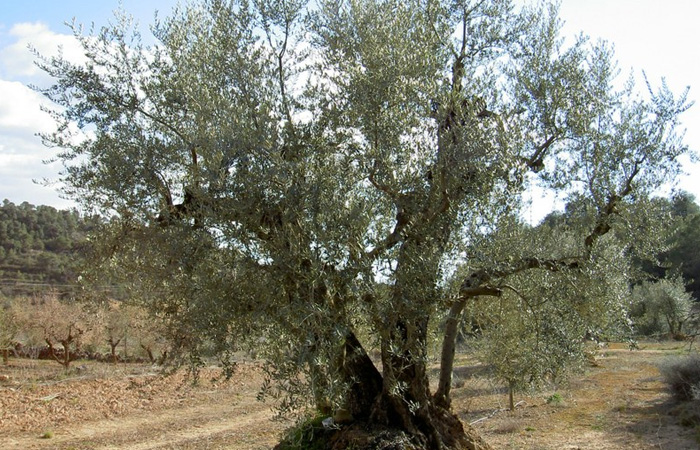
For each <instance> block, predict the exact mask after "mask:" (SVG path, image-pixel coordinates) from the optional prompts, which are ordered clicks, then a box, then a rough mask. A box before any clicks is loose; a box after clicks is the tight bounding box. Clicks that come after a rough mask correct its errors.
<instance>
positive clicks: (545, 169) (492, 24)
mask: <svg viewBox="0 0 700 450" xmlns="http://www.w3.org/2000/svg"><path fill="white" fill-rule="evenodd" d="M559 29H560V23H559V21H558V19H557V10H556V7H554V6H551V5H547V4H544V5H542V6H541V7H526V8H523V9H522V10H516V8H515V6H514V4H513V2H511V1H508V0H492V1H468V0H464V1H454V2H452V1H449V2H448V1H445V2H440V1H400V2H399V1H373V0H366V1H340V2H338V1H332V2H331V1H319V2H314V3H309V4H308V5H307V4H306V2H303V1H284V2H271V1H270V2H268V1H263V0H256V1H252V2H248V1H233V0H231V1H224V0H206V1H202V2H201V3H200V4H196V5H193V6H190V7H186V8H183V9H179V10H176V11H175V12H174V13H173V15H172V16H171V17H170V18H168V19H165V20H163V21H162V22H160V23H158V24H157V25H156V27H155V28H154V30H155V33H154V34H155V37H156V38H157V40H158V43H157V45H153V46H148V47H145V46H143V45H142V44H141V43H140V41H139V37H138V35H137V34H133V33H131V32H130V24H129V22H128V20H127V19H125V18H123V17H122V18H121V19H120V20H119V21H118V23H117V25H116V26H114V27H107V28H104V29H102V30H100V31H99V32H98V33H96V34H94V35H87V36H84V35H82V32H81V30H80V29H79V28H76V29H75V33H76V37H77V38H78V39H79V40H80V42H81V43H82V45H83V47H84V50H85V55H86V58H87V61H88V62H87V63H85V64H82V65H81V64H75V63H72V62H70V61H67V60H65V59H63V58H61V57H58V58H44V59H41V60H40V62H39V64H40V66H41V67H42V68H43V69H44V70H45V71H46V72H47V73H48V74H50V75H52V76H53V77H55V79H56V83H55V85H54V86H52V87H50V88H47V89H44V90H43V92H44V93H45V94H46V95H47V96H48V97H49V99H51V100H52V101H53V102H55V103H56V104H57V105H58V106H59V107H58V108H56V110H54V111H53V114H54V117H55V118H56V120H57V121H58V124H59V127H58V129H57V131H56V132H55V133H53V134H50V135H46V136H44V137H45V140H46V143H47V144H49V145H53V146H57V147H60V148H62V149H63V150H62V153H60V155H59V158H60V159H61V160H63V161H64V163H65V164H66V167H67V168H66V171H65V174H64V177H63V181H64V182H65V183H66V185H67V186H68V187H67V188H66V191H65V192H66V194H68V195H71V196H73V197H74V198H76V199H78V200H79V201H81V202H82V203H83V204H84V205H85V206H86V207H90V208H97V209H99V210H101V211H103V212H106V213H108V214H109V215H110V216H111V218H112V221H111V222H110V224H108V225H109V226H108V227H107V229H106V230H105V234H104V237H103V239H102V240H101V243H103V244H104V252H103V255H104V256H106V258H105V262H106V263H107V264H111V265H112V267H116V270H117V271H121V272H122V273H123V274H124V278H127V279H129V280H130V281H131V282H132V283H133V285H134V287H135V288H138V289H139V291H140V292H141V293H142V294H143V297H142V298H144V299H145V300H150V305H151V306H152V307H153V308H154V309H155V310H158V311H160V313H161V314H163V315H164V316H165V318H166V321H167V323H168V324H170V327H171V329H173V330H175V333H174V335H175V336H177V340H176V346H175V349H176V350H177V349H190V350H196V349H197V348H199V347H201V345H202V343H203V342H204V341H208V342H215V343H217V345H219V347H220V350H225V349H226V348H227V347H228V346H229V345H230V343H231V342H232V340H234V339H236V338H246V337H255V338H256V339H254V342H255V343H256V344H255V345H260V346H263V349H262V352H263V355H264V356H265V357H266V358H267V360H268V361H269V364H270V366H269V368H268V369H269V370H268V372H269V373H270V374H271V375H272V376H274V377H275V378H278V379H279V380H283V381H284V383H282V384H280V385H278V386H280V387H281V388H283V389H284V393H285V394H286V401H285V402H284V403H283V404H282V405H283V407H289V408H290V409H291V408H292V407H294V406H298V405H299V404H303V403H306V402H308V401H309V399H311V400H312V401H314V402H315V403H317V404H319V405H321V404H327V403H329V402H330V404H331V405H332V406H333V407H334V408H336V409H343V410H345V411H346V412H348V413H350V414H351V415H352V417H353V418H354V419H355V420H356V421H358V422H366V423H373V424H375V426H384V427H388V428H391V429H393V430H400V432H402V433H404V434H405V435H407V436H408V437H409V438H410V440H411V442H412V443H413V444H412V445H414V446H415V447H416V448H434V449H440V448H488V445H487V444H486V443H484V442H483V440H481V439H480V438H479V437H478V435H477V434H476V433H475V432H474V431H473V430H471V429H470V427H468V426H464V425H463V424H462V423H461V422H460V420H459V418H458V417H457V416H456V415H455V414H454V413H453V412H452V411H451V410H450V404H451V401H450V399H451V396H450V391H449V386H450V384H451V383H450V377H451V374H452V370H453V365H454V348H455V345H454V343H455V339H456V336H457V333H456V332H455V328H456V327H457V326H458V323H459V321H460V317H461V315H462V313H463V311H464V308H465V305H466V304H467V302H469V301H470V300H471V299H474V298H477V297H483V298H484V299H485V300H484V301H493V299H496V300H498V299H499V298H500V297H501V296H502V293H503V290H504V289H505V284H506V282H507V280H508V279H509V278H511V277H513V276H518V275H523V274H525V273H527V272H529V271H535V270H536V271H540V272H550V273H557V272H564V271H566V272H568V273H570V274H572V277H574V274H577V273H581V274H583V275H580V278H577V277H574V278H573V279H574V282H583V280H584V279H585V280H586V281H587V282H590V283H591V286H593V287H595V286H596V278H595V277H592V276H586V274H590V273H592V271H593V267H599V266H596V265H595V264H593V263H591V261H595V260H596V258H597V256H596V255H598V254H601V253H604V252H605V249H606V248H608V247H609V246H610V242H611V241H610V240H609V238H608V236H609V235H610V231H611V230H614V229H615V228H616V227H620V226H623V225H625V224H626V223H628V222H626V221H625V217H627V216H626V208H625V206H626V205H627V204H628V202H629V201H631V199H635V200H636V199H643V198H644V197H645V196H646V195H648V194H649V193H650V192H653V190H654V189H656V188H657V187H659V186H660V185H662V184H663V183H666V182H668V181H671V180H672V179H673V177H674V176H675V174H676V173H677V171H678V167H679V166H678V161H677V160H678V157H679V156H681V155H683V154H684V153H686V151H687V149H686V147H685V146H684V145H683V144H682V142H681V140H680V137H679V135H678V133H677V132H676V127H677V124H678V116H679V114H680V113H682V112H683V111H684V110H685V109H686V108H687V106H688V104H687V102H686V95H685V93H684V94H683V95H681V96H680V97H676V96H674V95H673V94H672V93H671V92H670V91H669V89H668V88H667V87H666V86H665V85H662V87H661V89H659V90H657V91H654V90H652V89H651V88H650V89H649V92H648V95H646V96H642V95H638V94H636V91H635V88H634V86H633V85H632V83H631V82H630V83H627V84H625V85H624V86H623V87H622V88H621V89H617V88H616V87H615V86H616V85H615V75H616V69H615V65H614V63H613V60H612V52H611V50H610V47H609V46H607V45H605V44H591V43H590V42H588V40H587V39H585V38H583V37H581V38H579V39H577V40H576V41H575V42H573V43H572V44H571V45H569V46H568V47H567V46H564V43H563V41H562V39H561V38H560V37H559V35H558V32H559ZM76 125H77V127H76ZM80 130H84V131H85V133H83V134H80V133H79V131H80ZM76 134H77V135H76ZM535 178H537V179H539V180H540V181H541V183H542V184H543V185H544V186H545V187H546V188H548V189H553V190H556V191H558V192H560V193H561V195H563V196H567V195H568V196H571V197H572V198H573V197H574V196H576V197H581V198H583V199H586V205H587V207H588V208H589V209H590V210H591V211H593V212H594V214H593V215H592V220H591V221H590V222H589V223H587V224H586V226H585V227H582V228H580V229H578V230H577V231H576V233H577V235H576V236H575V239H574V242H576V245H573V246H572V247H571V252H570V253H566V254H562V253H561V252H554V253H551V254H547V252H546V249H545V248H543V249H541V251H538V252H537V253H536V254H528V252H527V251H526V250H527V249H523V251H519V250H520V249H519V248H518V247H515V248H511V250H512V251H511V254H510V255H509V254H508V253H507V252H503V251H502V249H496V248H495V247H494V248H493V250H489V247H488V245H486V246H484V247H480V244H481V243H488V239H486V238H485V237H486V236H488V234H489V233H490V232H491V231H492V230H496V229H498V227H499V226H500V225H501V224H503V223H506V222H507V221H508V220H510V221H512V220H518V219H517V217H518V211H520V210H521V209H522V207H523V202H522V193H523V191H524V190H525V189H527V187H528V186H529V184H530V182H531V181H532V180H533V179H535ZM630 223H631V222H630ZM572 232H573V231H572ZM639 235H640V236H644V235H643V234H639ZM622 245H623V247H624V244H622ZM477 250H478V252H477ZM483 255H490V256H488V257H481V256H483ZM457 257H461V258H463V259H466V261H465V263H466V264H468V265H470V267H473V268H474V270H473V271H470V272H469V273H467V275H466V276H465V277H464V278H463V279H462V280H461V282H460V283H459V286H460V287H459V289H458V293H457V294H456V295H451V293H450V292H449V291H448V290H447V289H446V286H447V283H446V279H447V278H448V275H449V274H450V272H451V269H452V268H453V263H452V261H453V260H455V259H456V258H457ZM592 289H593V288H592ZM593 290H595V289H593ZM600 304H601V305H602V304H603V303H600ZM442 315H446V316H447V321H446V325H445V334H444V345H443V351H442V356H441V375H440V380H439V385H438V388H437V391H436V392H431V389H430V387H429V383H428V370H427V368H428V362H429V355H428V331H429V327H430V323H431V320H432V319H436V318H438V317H439V316H442ZM360 326H362V327H363V328H364V329H366V330H371V333H370V336H368V337H365V338H363V339H364V342H363V341H362V340H361V339H360V338H359V337H358V333H357V332H356V330H357V329H358V327H360ZM258 337H264V338H265V339H264V340H263V339H258ZM370 343H371V344H374V343H376V344H377V345H378V346H379V347H380V349H381V366H380V367H381V371H380V369H378V368H377V367H375V365H374V364H373V363H372V360H371V359H370V358H369V356H368V355H367V352H366V350H365V348H366V346H367V345H368V344H370Z"/></svg>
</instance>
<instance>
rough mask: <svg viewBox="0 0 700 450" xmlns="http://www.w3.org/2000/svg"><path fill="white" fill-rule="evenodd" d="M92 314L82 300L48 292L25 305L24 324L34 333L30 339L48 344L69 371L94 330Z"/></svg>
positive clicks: (58, 360)
mask: <svg viewBox="0 0 700 450" xmlns="http://www.w3.org/2000/svg"><path fill="white" fill-rule="evenodd" d="M90 316H91V315H90V314H89V313H88V311H87V310H86V309H85V308H83V307H82V306H81V305H80V304H79V303H75V302H68V301H60V300H59V299H58V296H57V295H55V294H48V295H43V296H41V297H35V298H34V300H33V302H32V304H31V305H26V307H24V308H23V318H22V328H23V329H24V330H26V332H28V333H29V334H33V335H34V337H31V336H30V337H29V341H30V342H31V341H34V342H41V343H43V344H46V345H47V346H48V348H49V353H50V355H51V357H52V358H53V359H54V360H55V361H56V362H58V363H59V364H61V365H62V366H63V368H64V369H65V370H66V371H67V370H68V369H69V368H70V365H71V363H72V362H73V361H75V360H76V359H78V358H79V351H80V350H81V346H82V344H83V342H85V341H86V340H87V339H88V338H89V337H90V333H91V332H92V330H93V324H92V320H91V317H90ZM59 346H60V348H59Z"/></svg>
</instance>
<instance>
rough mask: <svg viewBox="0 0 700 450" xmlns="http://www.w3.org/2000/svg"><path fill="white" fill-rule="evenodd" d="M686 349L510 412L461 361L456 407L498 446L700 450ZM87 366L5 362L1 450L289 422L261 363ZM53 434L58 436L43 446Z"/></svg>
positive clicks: (619, 368)
mask: <svg viewBox="0 0 700 450" xmlns="http://www.w3.org/2000/svg"><path fill="white" fill-rule="evenodd" d="M684 349H685V347H683V346H682V345H681V344H678V343H668V344H649V345H646V346H642V349H641V350H638V351H629V350H628V349H627V348H626V347H624V346H622V345H611V347H610V348H608V349H606V350H605V353H604V354H599V355H598V359H597V367H590V368H589V369H588V371H587V373H585V374H583V375H582V376H581V377H579V378H576V379H574V380H571V382H570V383H569V384H568V385H567V386H558V387H557V389H556V390H552V391H551V392H543V393H541V394H538V395H532V396H519V397H517V398H516V401H517V402H519V404H518V407H517V408H516V410H515V411H512V412H511V411H507V410H506V409H505V408H506V406H507V401H508V397H507V391H506V390H505V388H504V387H503V386H500V385H498V384H494V383H492V382H491V381H489V380H488V378H487V376H486V373H485V371H484V370H483V368H482V367H480V366H478V365H477V364H475V363H474V362H473V361H472V360H471V359H470V358H468V357H467V356H461V358H460V359H459V361H458V367H457V370H456V375H457V376H458V377H459V380H460V383H458V385H456V386H455V387H454V390H453V392H454V403H453V405H454V409H455V412H456V413H457V414H458V415H459V416H460V417H461V418H462V420H463V421H464V422H465V423H474V427H476V428H477V429H478V431H479V432H480V433H482V434H483V435H485V437H486V439H487V440H488V441H489V442H490V443H491V444H492V445H493V446H494V448H504V449H531V450H534V449H552V450H553V449H578V448H580V449H601V450H611V449H628V448H635V449H641V450H645V449H648V450H651V449H658V448H664V449H674V450H684V449H696V448H698V441H696V432H695V430H693V429H692V428H684V427H681V426H679V425H677V423H678V422H679V421H680V420H681V419H682V418H683V417H685V416H687V415H688V413H687V411H680V410H678V408H677V407H676V408H675V409H674V406H675V405H674V403H673V402H672V401H671V394H670V392H669V390H668V389H667V387H666V385H665V383H664V382H663V381H662V378H661V375H660V373H659V370H658V368H657V367H658V363H659V362H660V361H662V360H664V359H665V358H667V357H668V356H669V355H678V354H681V353H683V352H684ZM81 365H84V366H85V367H84V368H83V369H82V370H80V371H77V370H76V371H72V372H70V373H68V374H64V373H63V371H62V368H61V367H60V366H59V365H58V364H56V363H51V362H48V361H26V360H22V361H18V360H11V365H10V366H5V367H3V366H0V403H1V404H0V440H2V442H3V445H2V447H3V449H5V448H7V449H34V448H36V449H43V448H51V449H69V448H90V449H116V448H124V449H127V448H128V449H137V450H138V449H140V450H145V449H192V450H195V449H236V450H252V449H269V448H271V447H272V446H273V445H274V444H275V443H276V442H277V441H278V439H279V437H280V435H281V432H282V431H283V430H284V429H285V428H286V427H287V426H289V425H290V423H289V422H287V423H285V422H276V421H271V419H272V418H273V416H274V413H273V412H272V411H271V410H270V405H269V404H261V403H259V402H257V401H256V394H257V390H258V387H259V385H260V382H261V380H262V375H261V372H260V370H259V369H258V368H257V366H256V365H255V364H244V365H243V366H242V367H241V369H240V370H239V371H238V372H237V373H236V375H234V379H233V380H232V381H231V382H229V383H212V382H210V381H209V379H210V378H211V377H210V376H209V375H213V374H214V372H215V370H214V369H210V370H211V373H209V374H208V375H205V376H203V377H202V384H201V385H200V386H198V387H193V386H191V385H190V384H189V383H187V381H186V380H185V379H184V377H183V376H182V375H178V376H176V377H171V378H164V377H162V376H160V375H159V374H158V373H157V371H155V370H154V369H153V368H152V367H150V366H146V365H129V364H119V365H117V366H113V365H111V364H102V363H89V362H86V363H82V362H80V363H78V364H76V368H77V367H80V366H81ZM3 377H7V379H4V378H3ZM3 379H4V381H2V380H3ZM462 383H463V384H462ZM555 394H556V395H555ZM553 399H560V400H561V401H559V400H556V401H554V400H553ZM548 400H549V402H548ZM671 414H675V415H671ZM32 418H35V419H36V420H34V419H32ZM47 432H50V433H51V438H50V439H48V438H44V439H41V437H42V435H43V434H44V433H47Z"/></svg>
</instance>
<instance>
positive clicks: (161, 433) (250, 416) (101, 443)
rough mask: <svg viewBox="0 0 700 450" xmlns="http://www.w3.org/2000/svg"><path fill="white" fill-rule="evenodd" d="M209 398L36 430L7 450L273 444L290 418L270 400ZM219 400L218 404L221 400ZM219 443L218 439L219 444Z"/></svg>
mask: <svg viewBox="0 0 700 450" xmlns="http://www.w3.org/2000/svg"><path fill="white" fill-rule="evenodd" d="M211 400H212V401H211V402H204V403H202V404H198V405H195V406H189V407H184V408H175V409H168V410H164V411H160V412H158V413H157V414H152V413H143V412H142V413H139V414H135V415H127V416H124V417H119V418H113V419H105V420H99V421H89V422H84V423H81V424H78V425H75V426H70V427H68V426H65V427H61V428H59V429H55V430H54V431H53V437H52V438H51V439H40V438H39V436H38V435H37V434H36V433H33V434H24V435H22V436H13V437H6V438H4V439H3V444H2V448H3V449H17V450H20V449H49V448H50V449H88V448H89V449H95V450H115V449H127V448H128V449H130V450H153V449H166V448H178V449H181V448H216V445H218V444H221V445H225V444H224V442H228V444H227V446H228V448H231V447H230V446H231V443H232V442H235V443H236V444H235V447H234V448H237V449H251V450H252V449H269V448H271V447H272V446H273V445H274V444H275V443H276V441H277V440H278V438H277V434H276V433H274V431H282V430H283V429H284V428H285V427H286V426H288V424H287V423H280V422H271V421H270V419H271V418H272V417H273V412H272V411H271V410H270V407H269V405H265V404H261V403H259V402H257V401H255V399H254V398H252V401H251V399H250V398H245V399H243V400H242V401H231V402H230V403H229V402H225V401H221V400H222V399H221V398H218V399H217V398H216V397H214V396H212V398H211ZM217 400H218V403H217ZM217 443H218V444H217Z"/></svg>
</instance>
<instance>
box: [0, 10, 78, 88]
mask: <svg viewBox="0 0 700 450" xmlns="http://www.w3.org/2000/svg"><path fill="white" fill-rule="evenodd" d="M9 35H10V37H11V38H13V39H14V42H13V43H12V44H10V45H8V46H7V47H4V48H2V49H0V64H1V66H0V67H1V68H2V69H3V72H2V76H3V78H6V79H17V78H19V79H24V80H32V81H35V82H36V81H46V80H48V76H46V75H45V74H44V73H43V72H42V71H41V69H39V68H38V67H37V66H36V64H35V63H34V62H35V60H36V56H35V55H34V53H33V52H32V51H31V50H30V48H33V49H35V50H36V51H37V52H38V53H39V54H41V55H44V56H56V55H58V53H59V49H60V51H62V52H63V56H64V57H65V58H66V59H68V60H71V61H82V60H83V59H84V56H83V54H82V50H81V47H80V44H79V43H78V41H77V40H76V39H75V37H73V36H72V35H68V34H59V33H55V32H53V31H51V30H50V29H49V28H48V26H46V25H45V24H42V23H19V24H16V25H14V26H13V27H12V28H11V29H10V31H9Z"/></svg>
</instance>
